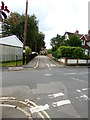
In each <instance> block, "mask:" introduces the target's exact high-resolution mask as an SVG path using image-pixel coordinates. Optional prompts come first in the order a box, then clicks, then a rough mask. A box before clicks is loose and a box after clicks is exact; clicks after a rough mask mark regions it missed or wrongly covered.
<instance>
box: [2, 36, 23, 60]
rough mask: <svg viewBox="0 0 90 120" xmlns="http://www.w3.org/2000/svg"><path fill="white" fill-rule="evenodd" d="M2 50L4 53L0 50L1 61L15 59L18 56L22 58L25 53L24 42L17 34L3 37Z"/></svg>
mask: <svg viewBox="0 0 90 120" xmlns="http://www.w3.org/2000/svg"><path fill="white" fill-rule="evenodd" d="M10 41H11V42H10ZM1 49H2V50H1ZM0 50H1V51H2V53H1V51H0V54H2V55H0V62H4V61H15V60H16V56H17V58H18V60H20V59H22V54H23V53H22V52H23V43H22V42H21V41H20V40H19V39H18V38H17V37H16V36H10V37H5V38H1V39H0ZM1 57H2V58H1Z"/></svg>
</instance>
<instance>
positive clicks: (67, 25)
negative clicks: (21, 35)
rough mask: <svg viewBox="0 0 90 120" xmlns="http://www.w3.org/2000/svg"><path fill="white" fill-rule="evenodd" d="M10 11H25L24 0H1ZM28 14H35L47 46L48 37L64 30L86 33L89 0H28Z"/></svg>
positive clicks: (61, 33) (48, 46)
mask: <svg viewBox="0 0 90 120" xmlns="http://www.w3.org/2000/svg"><path fill="white" fill-rule="evenodd" d="M2 1H4V3H5V4H6V5H7V6H8V8H9V10H10V11H11V12H18V13H21V14H22V13H25V6H26V0H2ZM28 2H29V5H28V14H29V15H32V14H35V15H36V17H37V20H39V30H40V31H41V32H43V33H44V34H45V42H46V46H47V48H50V39H51V38H52V37H55V36H56V35H57V34H60V35H63V34H64V33H65V32H66V31H68V32H75V31H76V30H78V31H79V33H81V34H87V33H88V2H89V0H28Z"/></svg>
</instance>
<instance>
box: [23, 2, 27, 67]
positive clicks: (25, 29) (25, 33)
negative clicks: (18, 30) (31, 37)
mask: <svg viewBox="0 0 90 120" xmlns="http://www.w3.org/2000/svg"><path fill="white" fill-rule="evenodd" d="M27 11H28V0H26V13H25V26H24V42H23V65H24V64H25V45H26V36H27Z"/></svg>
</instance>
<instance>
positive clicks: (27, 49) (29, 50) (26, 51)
mask: <svg viewBox="0 0 90 120" xmlns="http://www.w3.org/2000/svg"><path fill="white" fill-rule="evenodd" d="M31 52H32V51H31V49H30V48H29V47H28V46H26V47H25V55H28V54H30V53H31Z"/></svg>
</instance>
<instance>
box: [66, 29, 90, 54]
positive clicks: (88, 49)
mask: <svg viewBox="0 0 90 120" xmlns="http://www.w3.org/2000/svg"><path fill="white" fill-rule="evenodd" d="M75 33H76V34H77V36H78V37H79V38H80V39H81V42H82V48H83V49H84V50H85V54H86V55H89V56H90V30H89V31H88V34H85V35H84V34H79V31H78V30H76V32H75ZM73 34H74V33H71V32H65V34H64V35H65V40H68V39H69V37H70V36H72V35H73Z"/></svg>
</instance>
